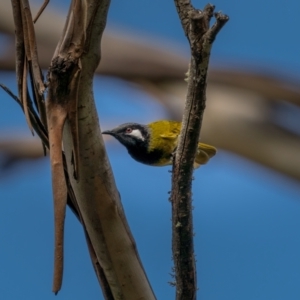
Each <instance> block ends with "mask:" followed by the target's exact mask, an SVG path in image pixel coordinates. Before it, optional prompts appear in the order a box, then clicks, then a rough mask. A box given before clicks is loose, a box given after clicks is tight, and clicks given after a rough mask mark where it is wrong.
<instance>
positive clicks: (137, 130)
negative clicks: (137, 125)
mask: <svg viewBox="0 0 300 300" xmlns="http://www.w3.org/2000/svg"><path fill="white" fill-rule="evenodd" d="M127 134H128V135H132V136H135V137H137V138H138V139H140V140H142V141H144V140H145V138H144V137H143V135H142V133H141V131H140V130H139V129H133V130H132V131H131V132H130V133H127Z"/></svg>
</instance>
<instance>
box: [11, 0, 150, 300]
mask: <svg viewBox="0 0 300 300" xmlns="http://www.w3.org/2000/svg"><path fill="white" fill-rule="evenodd" d="M12 1H13V5H14V4H16V6H17V7H18V10H17V12H18V13H19V15H21V16H22V23H21V24H20V25H19V26H20V28H19V29H18V30H19V32H20V35H21V39H20V41H21V42H22V41H23V44H21V42H20V45H22V46H23V48H21V50H22V51H23V52H20V54H18V53H17V58H19V59H20V60H21V58H22V60H21V64H20V65H21V67H20V69H22V67H24V65H25V68H23V69H22V73H21V72H19V73H18V80H20V79H21V80H20V82H21V84H20V86H21V87H22V88H23V93H22V92H21V93H20V99H21V104H22V108H23V110H24V111H25V110H26V111H27V114H28V116H29V118H28V119H29V121H31V120H32V119H33V120H34V121H35V118H36V117H37V118H38V119H39V122H40V123H41V124H42V125H43V128H44V129H45V130H46V132H47V133H48V136H49V142H48V143H47V144H46V145H47V146H49V150H50V159H51V170H52V185H53V196H54V211H55V269H54V282H53V291H54V292H55V293H57V292H58V291H59V289H60V288H61V284H62V271H63V235H64V218H65V209H66V203H67V195H68V199H70V198H71V200H72V201H71V202H70V203H69V202H68V204H69V205H71V207H72V208H73V210H74V211H75V213H76V215H77V216H78V218H79V220H80V221H81V223H82V225H83V227H84V231H85V234H86V240H87V244H88V247H89V251H90V255H91V258H92V262H93V265H94V268H95V271H96V274H97V277H98V279H99V282H100V284H101V286H102V288H103V293H104V295H105V298H106V299H155V296H154V294H153V291H152V289H151V286H150V284H149V282H148V279H147V276H146V274H145V271H144V269H143V266H142V264H141V261H140V258H139V255H138V252H137V249H136V245H135V241H134V239H133V236H132V234H131V232H130V229H129V227H128V224H127V220H126V218H125V215H124V211H123V207H122V204H121V201H120V195H119V193H118V191H117V188H116V186H115V182H114V178H113V175H112V171H111V168H110V165H109V162H108V159H107V156H106V152H105V148H104V143H103V139H102V137H101V133H100V128H99V121H98V116H97V112H96V109H95V104H94V99H93V92H92V82H93V75H94V72H95V70H96V68H97V65H98V63H99V60H100V41H101V37H102V33H103V30H104V27H105V24H106V16H107V11H108V6H109V0H102V1H98V0H73V1H72V3H71V6H70V10H69V14H68V17H67V21H66V25H65V28H64V31H63V36H62V38H61V40H60V42H59V44H58V46H57V48H56V51H55V54H54V57H53V59H52V62H51V65H50V68H49V73H48V76H47V79H48V94H47V101H46V104H47V105H46V115H47V122H43V118H42V111H41V110H42V109H43V108H44V101H43V98H42V94H43V92H44V84H43V79H42V76H41V72H40V68H39V65H38V60H37V52H36V44H35V33H34V30H33V21H32V19H31V13H30V8H29V5H28V1H27V0H20V1H17V0H12ZM20 3H21V6H20ZM16 24H17V22H16ZM22 28H23V29H24V31H23V32H22V31H21V30H22ZM22 53H23V56H24V57H21V54H22ZM24 70H25V71H24ZM27 70H28V72H27ZM23 73H24V74H23ZM27 73H28V75H29V77H30V79H31V86H32V89H33V91H32V95H33V98H34V102H35V103H36V104H37V105H36V108H37V111H38V114H35V113H32V107H31V106H30V104H31V100H30V98H29V97H28V95H29V93H28V92H27V85H26V84H27V80H26V78H27ZM25 86H26V94H25V88H24V87H25ZM26 97H27V98H26ZM23 98H24V99H25V100H28V101H23ZM29 100H30V101H29ZM40 104H41V105H40ZM29 106H30V108H29ZM37 124H38V122H32V126H36V125H37ZM38 125H39V124H38ZM47 125H48V126H47ZM34 128H35V127H34ZM47 128H48V130H47ZM62 145H63V148H62ZM62 149H64V152H62ZM95 162H97V163H95ZM68 201H69V200H68Z"/></svg>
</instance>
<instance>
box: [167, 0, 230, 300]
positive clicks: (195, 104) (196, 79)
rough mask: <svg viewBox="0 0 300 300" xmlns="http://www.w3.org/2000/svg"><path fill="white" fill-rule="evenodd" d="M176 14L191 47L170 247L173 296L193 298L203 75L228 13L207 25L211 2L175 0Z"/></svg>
mask: <svg viewBox="0 0 300 300" xmlns="http://www.w3.org/2000/svg"><path fill="white" fill-rule="evenodd" d="M175 5H176V8H177V11H178V15H179V17H180V20H181V24H182V26H183V29H184V32H185V35H186V36H187V38H188V40H189V43H190V48H191V61H190V65H189V72H188V90H187V97H186V103H185V110H184V115H183V120H182V129H181V133H180V137H179V141H178V147H177V151H176V154H175V157H174V162H173V174H172V193H171V202H172V228H173V230H172V231H173V236H172V249H173V259H174V264H175V280H176V299H177V300H183V299H186V300H193V299H196V290H197V278H196V265H195V256H194V243H193V235H194V232H193V216H192V191H191V187H192V176H193V162H194V159H195V156H196V151H197V147H198V141H199V136H200V129H201V123H202V118H203V112H204V109H205V103H206V78H207V69H208V63H209V56H210V50H211V46H212V42H213V41H214V39H215V37H216V34H217V32H218V31H219V30H220V29H221V27H222V26H223V25H224V24H225V23H226V22H227V21H228V17H227V16H225V15H222V14H219V13H217V14H215V17H216V23H215V25H214V26H212V27H211V28H209V22H210V19H211V18H212V16H213V11H214V6H212V5H209V4H208V5H206V7H205V8H204V10H203V11H201V10H197V9H195V8H194V7H193V6H192V5H191V3H190V1H189V0H175Z"/></svg>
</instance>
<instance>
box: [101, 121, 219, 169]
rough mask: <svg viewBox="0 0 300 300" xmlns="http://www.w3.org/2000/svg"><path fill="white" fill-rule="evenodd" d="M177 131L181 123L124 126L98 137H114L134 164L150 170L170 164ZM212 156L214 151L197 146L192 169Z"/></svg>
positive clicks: (160, 122) (208, 147)
mask: <svg viewBox="0 0 300 300" xmlns="http://www.w3.org/2000/svg"><path fill="white" fill-rule="evenodd" d="M180 129H181V122H175V121H166V120H161V121H156V122H152V123H150V124H148V125H142V124H138V123H126V124H122V125H120V126H118V127H116V128H114V129H112V130H106V131H103V132H102V134H109V135H112V136H113V137H115V138H116V139H117V140H118V141H119V142H120V143H121V144H122V145H124V146H125V147H126V148H127V150H128V153H129V154H130V155H131V157H132V158H133V159H135V160H136V161H138V162H141V163H143V164H146V165H150V166H166V165H170V164H172V155H173V153H174V152H175V150H176V147H177V142H178V135H179V133H180ZM216 152H217V150H216V148H215V147H213V146H210V145H207V144H203V143H199V144H198V150H197V154H196V158H195V161H194V168H198V167H199V166H200V165H204V164H206V163H207V162H208V161H209V159H210V158H211V157H213V156H214V155H215V154H216Z"/></svg>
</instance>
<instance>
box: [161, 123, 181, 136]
mask: <svg viewBox="0 0 300 300" xmlns="http://www.w3.org/2000/svg"><path fill="white" fill-rule="evenodd" d="M166 125H167V127H168V128H165V129H164V131H163V133H161V134H160V137H161V138H163V139H169V140H175V139H177V138H178V135H179V133H180V127H181V123H179V122H174V121H173V122H172V121H170V122H168V123H167V124H166Z"/></svg>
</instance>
